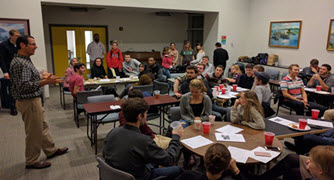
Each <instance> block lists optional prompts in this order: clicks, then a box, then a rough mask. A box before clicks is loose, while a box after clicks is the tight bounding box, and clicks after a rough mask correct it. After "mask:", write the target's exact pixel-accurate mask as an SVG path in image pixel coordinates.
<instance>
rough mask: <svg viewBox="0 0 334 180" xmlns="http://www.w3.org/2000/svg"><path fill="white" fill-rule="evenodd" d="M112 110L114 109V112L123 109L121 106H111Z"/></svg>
mask: <svg viewBox="0 0 334 180" xmlns="http://www.w3.org/2000/svg"><path fill="white" fill-rule="evenodd" d="M110 109H112V110H115V109H121V106H119V105H111V106H110Z"/></svg>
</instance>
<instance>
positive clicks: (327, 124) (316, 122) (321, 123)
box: [307, 119, 333, 128]
mask: <svg viewBox="0 0 334 180" xmlns="http://www.w3.org/2000/svg"><path fill="white" fill-rule="evenodd" d="M307 124H310V125H316V126H322V127H329V128H333V123H332V122H327V121H319V120H313V119H307Z"/></svg>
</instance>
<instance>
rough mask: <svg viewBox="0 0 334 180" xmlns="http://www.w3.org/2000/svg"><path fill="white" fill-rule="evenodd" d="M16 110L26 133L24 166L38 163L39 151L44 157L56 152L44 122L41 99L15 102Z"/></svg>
mask: <svg viewBox="0 0 334 180" xmlns="http://www.w3.org/2000/svg"><path fill="white" fill-rule="evenodd" d="M16 107H17V110H18V111H19V112H20V113H21V114H22V120H23V122H24V127H25V132H26V150H25V156H26V165H27V166H29V165H33V164H35V163H37V162H39V158H38V157H39V155H40V154H41V149H42V150H43V151H44V153H45V155H46V156H50V155H52V154H53V153H55V152H56V151H57V148H56V147H55V143H54V142H53V140H52V138H51V136H50V134H49V132H48V131H49V126H48V124H47V123H46V122H45V120H44V109H43V107H42V101H41V98H33V99H23V100H17V101H16Z"/></svg>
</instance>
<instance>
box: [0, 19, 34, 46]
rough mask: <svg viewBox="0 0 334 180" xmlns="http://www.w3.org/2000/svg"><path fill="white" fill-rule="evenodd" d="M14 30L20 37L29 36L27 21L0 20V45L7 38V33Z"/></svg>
mask: <svg viewBox="0 0 334 180" xmlns="http://www.w3.org/2000/svg"><path fill="white" fill-rule="evenodd" d="M12 29H16V30H18V31H20V33H21V35H23V34H25V35H30V28H29V19H4V18H0V43H1V42H2V41H6V40H7V39H8V38H9V31H10V30H12Z"/></svg>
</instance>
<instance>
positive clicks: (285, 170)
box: [254, 146, 334, 180]
mask: <svg viewBox="0 0 334 180" xmlns="http://www.w3.org/2000/svg"><path fill="white" fill-rule="evenodd" d="M333 167H334V147H333V146H316V147H314V148H312V150H311V152H310V157H307V156H299V155H297V154H289V155H287V156H286V157H285V158H284V159H282V160H281V161H280V162H278V163H277V164H276V165H275V166H274V167H273V168H272V169H270V170H269V171H267V172H266V173H264V174H263V175H261V176H259V177H256V178H254V179H256V180H267V179H278V177H280V176H282V175H283V179H293V180H298V179H303V180H304V179H317V180H332V179H334V171H333Z"/></svg>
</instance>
